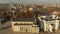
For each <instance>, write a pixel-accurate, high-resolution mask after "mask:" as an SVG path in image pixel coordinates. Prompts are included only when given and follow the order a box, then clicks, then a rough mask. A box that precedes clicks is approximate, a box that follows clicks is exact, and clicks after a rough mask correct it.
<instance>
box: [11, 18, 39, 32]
mask: <svg viewBox="0 0 60 34" xmlns="http://www.w3.org/2000/svg"><path fill="white" fill-rule="evenodd" d="M11 24H12V30H13V31H15V32H31V33H39V27H38V25H37V24H36V22H35V21H34V19H20V20H18V21H11Z"/></svg>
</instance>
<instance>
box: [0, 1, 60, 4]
mask: <svg viewBox="0 0 60 34" xmlns="http://www.w3.org/2000/svg"><path fill="white" fill-rule="evenodd" d="M9 2H12V3H23V4H26V3H27V4H42V3H43V4H60V0H0V3H9Z"/></svg>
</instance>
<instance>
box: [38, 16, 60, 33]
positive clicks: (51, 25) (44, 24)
mask: <svg viewBox="0 0 60 34" xmlns="http://www.w3.org/2000/svg"><path fill="white" fill-rule="evenodd" d="M46 17H47V16H46ZM53 17H54V16H53ZM38 19H39V20H40V21H41V28H43V29H44V31H50V32H53V29H55V30H58V28H59V20H58V19H56V18H55V17H54V18H53V19H49V18H48V19H46V18H43V20H42V19H41V18H38ZM45 19H46V20H45Z"/></svg>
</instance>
